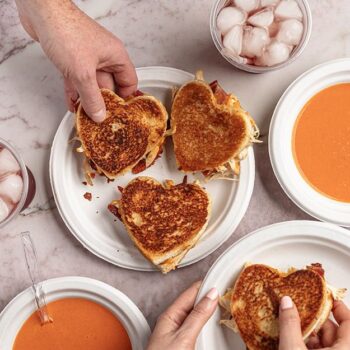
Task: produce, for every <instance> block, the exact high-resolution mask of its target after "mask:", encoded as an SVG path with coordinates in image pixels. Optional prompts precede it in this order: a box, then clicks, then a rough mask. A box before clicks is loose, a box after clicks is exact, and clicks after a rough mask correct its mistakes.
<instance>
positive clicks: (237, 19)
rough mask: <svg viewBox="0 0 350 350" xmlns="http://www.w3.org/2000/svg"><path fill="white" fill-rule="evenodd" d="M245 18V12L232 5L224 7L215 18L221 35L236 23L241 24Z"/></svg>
mask: <svg viewBox="0 0 350 350" xmlns="http://www.w3.org/2000/svg"><path fill="white" fill-rule="evenodd" d="M246 19H247V14H246V13H245V12H244V11H242V10H240V9H238V8H236V7H232V6H228V7H224V8H223V9H222V10H221V11H220V13H219V15H218V18H217V20H216V23H217V27H218V29H219V31H220V33H221V34H222V35H225V34H226V33H227V32H228V31H229V30H230V29H231V28H233V27H234V26H235V25H237V24H243V23H244V22H245V21H246Z"/></svg>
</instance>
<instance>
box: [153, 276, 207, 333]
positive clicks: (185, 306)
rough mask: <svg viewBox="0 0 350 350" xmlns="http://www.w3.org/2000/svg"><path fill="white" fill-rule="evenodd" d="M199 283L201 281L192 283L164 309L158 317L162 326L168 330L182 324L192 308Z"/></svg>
mask: <svg viewBox="0 0 350 350" xmlns="http://www.w3.org/2000/svg"><path fill="white" fill-rule="evenodd" d="M200 285H201V281H198V282H196V283H194V284H192V286H191V287H190V288H188V289H187V290H185V291H184V292H183V293H182V294H181V295H180V296H179V297H178V298H177V299H176V300H175V301H174V303H173V304H172V305H171V306H169V308H168V309H167V310H165V311H164V313H163V314H162V315H161V317H160V322H161V323H162V327H164V328H167V329H168V330H169V331H175V330H177V329H178V328H179V327H180V326H181V325H182V323H183V322H184V320H185V319H186V317H187V315H188V313H189V312H190V311H191V310H192V308H193V305H194V302H195V300H196V296H197V293H198V290H199V287H200ZM157 326H158V324H157Z"/></svg>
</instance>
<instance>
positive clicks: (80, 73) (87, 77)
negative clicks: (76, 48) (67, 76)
mask: <svg viewBox="0 0 350 350" xmlns="http://www.w3.org/2000/svg"><path fill="white" fill-rule="evenodd" d="M73 74H74V77H73V80H74V81H76V82H79V83H90V82H91V81H92V80H93V79H94V77H95V74H96V72H95V70H92V69H89V68H83V67H79V68H78V69H76V70H75V72H74V73H73Z"/></svg>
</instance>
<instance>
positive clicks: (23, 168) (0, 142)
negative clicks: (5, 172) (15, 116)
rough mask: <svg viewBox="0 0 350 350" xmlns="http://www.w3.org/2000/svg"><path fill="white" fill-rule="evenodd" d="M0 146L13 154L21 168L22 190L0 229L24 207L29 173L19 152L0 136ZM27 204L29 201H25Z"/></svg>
mask: <svg viewBox="0 0 350 350" xmlns="http://www.w3.org/2000/svg"><path fill="white" fill-rule="evenodd" d="M0 148H7V149H8V150H9V151H10V152H11V153H12V154H13V156H14V157H15V158H16V160H17V162H18V164H19V166H20V168H21V176H22V179H23V191H22V195H21V199H20V201H19V202H18V204H17V206H16V207H15V208H14V209H13V211H12V212H11V214H10V215H9V216H8V217H7V218H6V219H5V220H4V221H2V222H0V229H1V228H2V227H4V226H5V225H6V224H8V223H9V222H10V221H11V220H12V219H14V218H15V217H17V216H18V214H19V213H20V212H21V211H22V209H24V207H25V205H26V202H27V196H28V189H29V174H28V169H27V167H26V165H25V164H24V161H23V159H22V157H21V156H20V154H19V153H18V152H17V151H16V149H15V148H14V147H12V146H11V145H10V144H9V143H8V142H6V141H5V140H3V139H1V138H0ZM27 204H29V203H27Z"/></svg>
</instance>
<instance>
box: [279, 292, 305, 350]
mask: <svg viewBox="0 0 350 350" xmlns="http://www.w3.org/2000/svg"><path fill="white" fill-rule="evenodd" d="M278 318H279V329H280V341H279V350H303V349H305V350H306V347H305V345H304V341H303V337H302V333H301V326H300V318H299V314H298V310H297V308H296V307H295V305H294V303H293V301H292V299H291V298H290V297H288V296H284V297H283V298H282V299H281V304H280V310H279V317H278Z"/></svg>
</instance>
